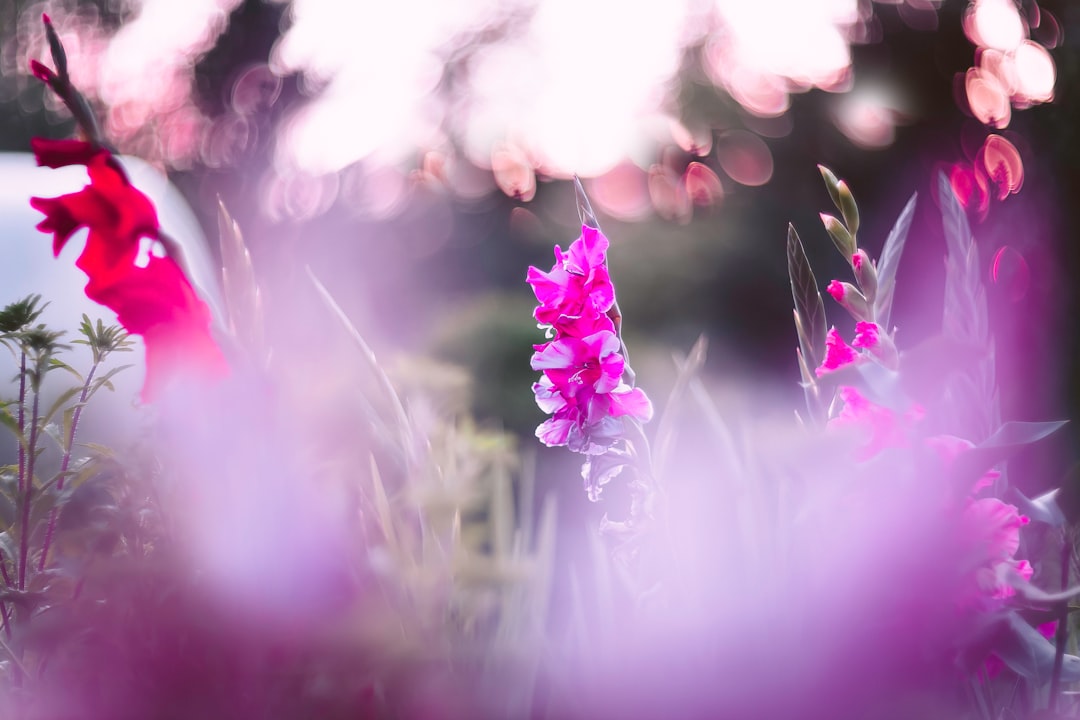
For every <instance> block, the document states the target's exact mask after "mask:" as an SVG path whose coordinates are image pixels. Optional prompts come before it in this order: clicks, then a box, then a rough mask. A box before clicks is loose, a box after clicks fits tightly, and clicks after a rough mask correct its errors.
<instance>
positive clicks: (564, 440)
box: [533, 375, 653, 455]
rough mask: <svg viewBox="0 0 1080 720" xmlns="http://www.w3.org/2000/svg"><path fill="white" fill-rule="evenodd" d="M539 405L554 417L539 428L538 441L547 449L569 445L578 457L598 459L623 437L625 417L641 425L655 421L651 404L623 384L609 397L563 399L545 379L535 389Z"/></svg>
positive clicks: (588, 395)
mask: <svg viewBox="0 0 1080 720" xmlns="http://www.w3.org/2000/svg"><path fill="white" fill-rule="evenodd" d="M533 393H535V395H536V404H537V405H539V406H540V409H541V410H543V411H544V412H547V413H551V414H552V417H551V418H550V419H548V420H545V421H544V422H543V423H541V424H540V426H539V427H537V428H536V437H537V438H539V439H540V441H541V442H543V443H544V444H545V445H547V446H548V447H556V446H560V445H567V446H569V448H570V449H571V450H572V451H574V452H578V453H583V454H586V455H599V454H603V453H604V452H607V450H608V449H609V448H610V447H611V446H612V445H613V444H614V443H615V442H616V441H617V440H618V439H619V438H620V437H621V436H622V434H623V428H622V423H621V422H620V421H618V420H617V418H620V417H622V416H624V415H628V416H630V417H633V418H636V419H637V420H640V421H641V422H648V421H649V420H650V419H652V413H653V409H652V403H650V402H649V398H648V397H646V395H645V393H644V392H643V391H642V390H641V389H640V388H631V387H630V386H629V385H627V384H625V383H620V384H619V385H618V386H616V387H615V388H614V389H613V390H612V391H611V392H610V393H597V392H591V391H587V390H586V391H581V390H579V391H578V392H577V393H576V394H574V395H564V394H563V393H562V392H561V391H560V389H559V388H558V387H557V386H556V385H555V383H553V382H552V381H551V379H550V378H549V377H548V376H547V375H544V376H542V377H541V378H540V381H539V382H537V383H535V384H534V385H533Z"/></svg>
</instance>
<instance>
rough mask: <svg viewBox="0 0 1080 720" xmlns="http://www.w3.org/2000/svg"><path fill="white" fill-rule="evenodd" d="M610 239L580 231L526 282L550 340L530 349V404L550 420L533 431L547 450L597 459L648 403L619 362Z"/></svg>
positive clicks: (645, 413)
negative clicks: (536, 377)
mask: <svg viewBox="0 0 1080 720" xmlns="http://www.w3.org/2000/svg"><path fill="white" fill-rule="evenodd" d="M607 249H608V239H607V238H606V237H604V235H603V233H601V232H600V231H599V230H597V229H595V228H591V227H588V226H582V228H581V237H579V238H578V239H577V240H575V241H574V242H572V243H571V244H570V247H569V248H568V249H567V250H566V251H565V252H563V250H562V248H560V247H559V246H556V247H555V265H554V267H552V268H551V270H550V271H549V272H544V271H542V270H540V269H538V268H536V267H530V268H529V272H528V276H527V282H528V283H529V284H530V285H532V288H533V292H534V293H535V294H536V299H537V301H538V303H539V304H538V305H537V307H536V310H535V312H534V313H533V315H534V317H536V319H537V321H538V322H539V323H540V324H541V325H542V326H546V327H548V328H550V332H552V333H553V339H552V340H550V341H549V342H546V343H543V344H541V345H536V346H534V349H535V350H536V352H535V353H534V354H533V356H532V368H533V370H540V371H542V372H543V375H542V376H541V378H540V381H539V382H537V383H535V384H534V385H533V392H534V393H535V395H536V403H537V405H539V406H540V409H542V410H543V411H544V412H546V413H548V414H550V415H551V417H550V418H549V419H548V420H546V421H544V422H543V423H541V424H540V426H539V427H537V428H536V436H537V437H538V438H540V440H541V441H542V442H543V443H544V444H545V445H548V446H549V447H555V446H559V445H566V446H568V447H569V449H570V450H573V451H574V452H579V453H583V454H585V455H600V454H603V453H605V452H607V451H608V450H609V449H610V448H611V447H612V446H613V445H614V444H615V443H616V442H617V441H618V440H619V439H621V438H622V437H623V435H624V434H625V433H624V430H625V428H624V418H626V417H629V418H634V419H636V420H638V421H641V422H647V421H648V420H649V419H650V418H651V417H652V404H651V403H650V402H649V398H648V397H646V395H645V393H644V392H643V391H642V390H641V389H640V388H634V387H631V386H630V385H629V384H627V383H626V382H624V381H623V372H624V370H625V362H626V361H625V358H624V357H623V354H622V352H621V349H622V343H621V341H620V339H619V336H618V335H617V334H616V328H615V323H614V322H613V321H612V319H611V317H609V311H610V310H611V309H612V307H613V305H614V304H615V288H614V287H613V286H612V284H611V278H610V276H609V275H608V270H607V266H606V254H607Z"/></svg>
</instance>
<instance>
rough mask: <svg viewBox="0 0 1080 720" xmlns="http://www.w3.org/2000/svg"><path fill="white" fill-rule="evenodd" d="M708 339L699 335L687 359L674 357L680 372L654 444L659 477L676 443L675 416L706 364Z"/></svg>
mask: <svg viewBox="0 0 1080 720" xmlns="http://www.w3.org/2000/svg"><path fill="white" fill-rule="evenodd" d="M707 348H708V341H707V340H706V339H705V336H704V335H701V336H699V337H698V339H697V342H695V343H694V346H693V347H692V348H690V354H689V355H687V357H686V359H685V360H684V359H682V358H680V357H677V356H676V357H674V358H673V360H674V361H675V366H676V367H677V368H678V374H677V375H676V376H675V384H674V386H673V387H672V388H671V394H670V395H669V396H668V401H667V403H666V404H665V405H664V412H663V413H662V414H661V415H660V419H659V421H658V422H657V425H656V440H655V442H654V445H653V465H654V471H655V473H656V475H657V477H664V476H665V469H666V467H667V459H668V457H669V456H670V454H671V451H672V448H673V447H674V444H675V417H676V415H677V413H678V412H679V411H681V409H682V405H683V402H684V400H685V398H686V395H687V391H688V390H689V388H690V381H691V380H692V379H693V378H694V377H696V376H697V374H698V373H699V372H701V368H702V367H703V366H704V364H705V353H706V349H707Z"/></svg>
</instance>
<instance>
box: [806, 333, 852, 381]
mask: <svg viewBox="0 0 1080 720" xmlns="http://www.w3.org/2000/svg"><path fill="white" fill-rule="evenodd" d="M858 359H859V354H858V353H857V352H855V350H853V349H852V348H851V346H850V345H848V344H847V343H846V342H844V338H842V337H840V333H838V332H837V331H836V328H830V329H829V333H828V335H826V337H825V360H824V361H823V362H822V363H821V366H820V367H819V368H817V369H816V370H815V371H814V372H815V373H817V376H818V377H821V376H822V375H824V374H825V373H828V372H831V371H833V370H837V369H839V368H842V367H844V366H845V365H850V364H851V363H853V362H855V361H856V360H858Z"/></svg>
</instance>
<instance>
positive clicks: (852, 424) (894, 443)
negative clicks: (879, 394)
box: [828, 386, 921, 460]
mask: <svg viewBox="0 0 1080 720" xmlns="http://www.w3.org/2000/svg"><path fill="white" fill-rule="evenodd" d="M838 394H839V396H840V399H841V400H842V401H843V402H844V407H843V408H842V409H841V410H840V414H839V415H837V416H836V417H835V418H833V419H832V420H830V421H829V425H828V426H829V428H855V429H856V430H858V431H861V433H862V434H863V438H864V442H863V444H862V445H861V446H860V447H859V449H858V450H857V451H856V453H855V458H856V459H857V460H869V459H870V458H872V457H873V456H875V455H877V454H878V453H879V452H881V451H882V450H884V449H885V448H890V447H907V445H908V438H907V429H908V427H909V425H910V423H911V421H913V420H917V419H918V418H919V416H920V414H921V413H920V411H919V409H918V408H914V409H913V410H912V411H911V412H909V413H907V414H905V415H900V414H899V413H897V412H896V411H895V410H891V409H889V408H887V407H883V406H881V405H878V404H876V403H873V402H870V401H869V400H867V399H866V398H865V397H864V396H863V395H862V393H860V392H859V391H858V390H857V389H855V388H853V387H848V386H843V387H841V388H840V390H839V393H838Z"/></svg>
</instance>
